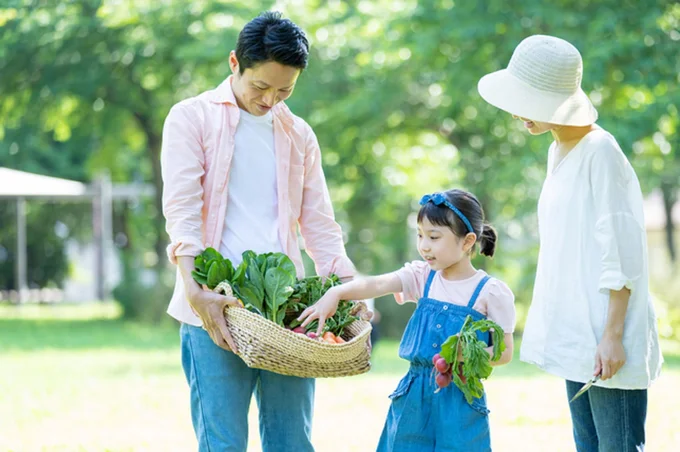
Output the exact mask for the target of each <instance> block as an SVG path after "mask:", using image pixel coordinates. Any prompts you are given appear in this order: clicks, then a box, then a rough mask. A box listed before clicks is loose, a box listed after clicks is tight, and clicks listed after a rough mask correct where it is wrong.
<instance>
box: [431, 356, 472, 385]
mask: <svg viewBox="0 0 680 452" xmlns="http://www.w3.org/2000/svg"><path fill="white" fill-rule="evenodd" d="M432 364H434V370H435V371H436V372H437V375H436V376H435V382H436V383H437V386H438V387H439V389H437V391H439V390H440V389H443V388H445V387H447V386H448V385H450V384H451V381H452V380H453V367H452V366H451V365H449V363H447V362H446V360H445V359H444V358H442V357H441V355H440V354H439V353H437V354H436V355H434V356H433V357H432ZM462 364H463V363H459V366H462ZM458 376H459V377H460V378H461V380H463V383H465V381H466V379H465V376H463V373H462V369H461V368H460V367H459V368H458Z"/></svg>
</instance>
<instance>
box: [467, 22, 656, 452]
mask: <svg viewBox="0 0 680 452" xmlns="http://www.w3.org/2000/svg"><path fill="white" fill-rule="evenodd" d="M582 74H583V63H582V60H581V55H580V54H579V52H578V50H577V49H576V48H575V47H574V46H573V45H571V44H570V43H568V42H566V41H564V40H562V39H559V38H555V37H551V36H542V35H536V36H531V37H529V38H526V39H525V40H524V41H522V42H521V43H520V44H519V45H518V46H517V48H516V49H515V51H514V53H513V55H512V58H511V59H510V63H509V64H508V67H507V68H506V69H503V70H500V71H497V72H494V73H491V74H488V75H486V76H484V77H483V78H482V79H481V80H480V81H479V85H478V90H479V93H480V94H481V96H482V97H483V98H484V100H486V101H487V102H488V103H490V104H491V105H494V106H496V107H498V108H500V109H501V110H504V111H506V112H508V113H510V114H511V115H513V117H514V118H517V119H519V120H521V121H523V122H524V127H525V128H526V129H527V130H528V131H529V133H530V134H531V135H541V134H544V133H547V132H550V133H551V134H552V136H553V138H554V142H553V143H552V144H551V146H550V148H549V150H548V171H547V177H546V180H545V182H544V184H543V189H542V191H541V196H540V198H539V202H538V222H539V235H540V251H539V256H538V266H537V270H536V281H535V285H534V294H533V299H532V303H531V307H530V309H529V314H528V317H527V321H526V326H525V330H524V337H523V340H522V346H521V352H520V359H521V360H523V361H526V362H529V363H533V364H536V365H537V366H539V367H540V368H541V369H543V370H545V371H546V372H549V373H551V374H554V375H557V376H559V377H562V378H564V379H565V380H566V385H567V396H568V397H569V399H570V400H571V399H572V397H573V396H575V395H576V393H577V392H578V391H579V390H580V389H581V387H582V386H583V385H584V383H585V382H587V381H589V380H590V379H591V378H597V381H596V382H595V384H594V386H593V387H592V388H591V389H589V390H588V391H587V392H586V393H585V394H584V395H582V396H579V397H577V398H576V399H575V400H574V401H573V402H572V403H570V404H569V407H570V409H571V418H572V423H573V431H574V440H575V442H576V448H577V450H578V451H579V452H590V451H600V452H602V451H618V452H621V451H636V450H642V448H644V443H645V431H644V424H645V416H646V410H647V388H648V387H649V386H650V384H651V383H652V382H653V381H654V380H655V379H656V378H657V377H658V375H659V371H660V368H661V363H662V361H663V358H662V357H661V353H660V350H659V343H658V334H657V327H656V317H655V314H654V310H653V307H652V302H651V297H650V295H649V292H648V272H647V243H646V234H645V229H644V219H643V211H642V192H641V190H640V185H639V182H638V179H637V176H636V175H635V171H634V170H633V168H632V167H631V165H630V163H629V162H628V160H627V159H626V157H625V155H624V154H623V152H622V151H621V148H620V147H619V145H618V143H617V142H616V139H615V138H614V137H613V136H612V135H611V134H610V133H608V132H607V131H606V130H604V129H602V128H601V127H599V126H598V125H597V124H595V121H596V120H597V111H596V110H595V108H594V107H593V105H592V104H591V102H590V101H589V99H588V97H587V96H586V94H585V93H584V92H583V90H582V89H581V77H582Z"/></svg>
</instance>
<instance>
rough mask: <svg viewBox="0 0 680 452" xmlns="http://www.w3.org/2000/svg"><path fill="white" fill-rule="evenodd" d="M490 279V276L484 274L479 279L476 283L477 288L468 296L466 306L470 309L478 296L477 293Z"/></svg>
mask: <svg viewBox="0 0 680 452" xmlns="http://www.w3.org/2000/svg"><path fill="white" fill-rule="evenodd" d="M490 279H491V276H489V275H486V276H485V277H484V278H482V280H481V281H479V284H477V288H476V289H475V291H474V293H473V294H472V297H470V301H469V302H468V308H470V309H472V307H473V306H474V305H475V303H477V297H479V293H480V292H481V291H482V289H483V288H484V285H485V284H486V283H487V281H489V280H490Z"/></svg>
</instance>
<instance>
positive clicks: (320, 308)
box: [298, 273, 403, 334]
mask: <svg viewBox="0 0 680 452" xmlns="http://www.w3.org/2000/svg"><path fill="white" fill-rule="evenodd" d="M402 290H403V288H402V285H401V279H399V276H397V274H396V273H387V274H384V275H379V276H369V277H364V278H359V279H355V280H354V281H351V282H348V283H345V284H341V285H339V286H335V287H333V288H331V289H330V290H329V291H328V292H326V294H325V295H324V296H323V297H321V298H320V299H319V301H317V302H316V303H314V304H313V305H312V306H310V307H308V308H307V309H305V310H304V311H303V312H302V314H300V317H298V320H303V319H304V322H302V327H306V326H307V325H308V324H309V323H310V322H312V321H313V320H315V319H318V320H319V328H318V331H317V333H318V334H321V332H322V331H323V326H324V324H325V323H326V319H328V318H329V317H333V314H335V311H336V310H337V309H338V303H340V300H365V299H367V298H377V297H382V296H383V295H388V294H391V293H398V292H401V291H402Z"/></svg>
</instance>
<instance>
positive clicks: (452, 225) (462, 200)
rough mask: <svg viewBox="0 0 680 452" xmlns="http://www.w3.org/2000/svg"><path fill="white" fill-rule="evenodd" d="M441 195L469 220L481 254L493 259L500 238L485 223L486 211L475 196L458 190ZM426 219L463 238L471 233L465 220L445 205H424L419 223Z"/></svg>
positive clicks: (427, 203)
mask: <svg viewBox="0 0 680 452" xmlns="http://www.w3.org/2000/svg"><path fill="white" fill-rule="evenodd" d="M441 195H443V196H444V198H445V199H446V200H447V201H448V202H449V203H450V204H451V205H453V206H454V207H455V208H456V209H458V210H459V211H460V213H462V214H463V215H464V216H465V218H466V219H467V220H468V222H469V223H470V226H471V227H472V232H474V234H475V235H476V236H477V242H478V243H479V252H480V253H481V254H483V255H484V256H489V257H492V256H493V254H494V251H495V250H496V240H497V239H498V236H497V234H496V230H495V229H494V228H493V226H491V225H490V224H488V223H485V222H484V209H482V205H481V204H480V202H479V200H478V199H477V198H476V197H475V195H473V194H472V193H469V192H466V191H464V190H458V189H454V190H449V191H446V192H442V193H441ZM424 218H427V219H428V220H429V221H430V223H432V224H434V225H437V226H446V227H448V228H449V229H451V231H453V233H454V234H455V235H456V236H458V237H461V238H462V237H465V236H466V235H467V234H468V233H469V232H470V231H469V229H468V227H467V225H466V224H465V222H464V221H463V219H462V218H460V217H459V216H458V214H457V213H456V212H454V211H453V210H452V209H451V208H450V207H448V206H446V205H445V204H441V205H436V204H435V203H434V202H426V203H424V204H423V205H422V206H421V207H420V211H418V223H420V222H422V221H423V219H424Z"/></svg>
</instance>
